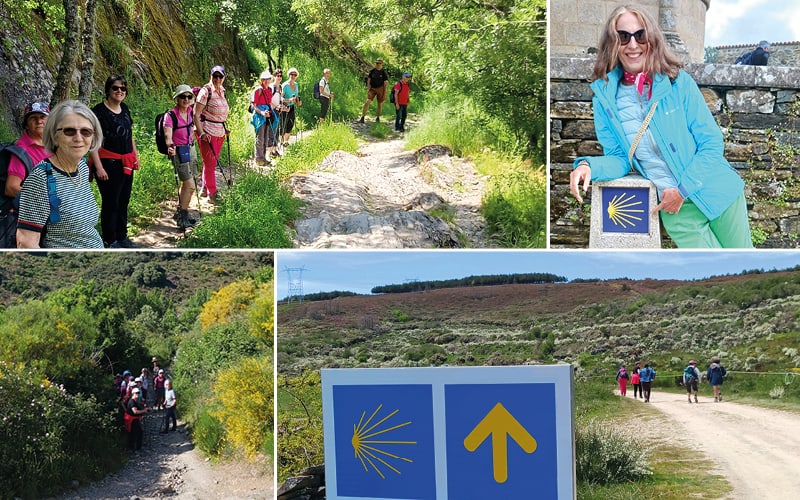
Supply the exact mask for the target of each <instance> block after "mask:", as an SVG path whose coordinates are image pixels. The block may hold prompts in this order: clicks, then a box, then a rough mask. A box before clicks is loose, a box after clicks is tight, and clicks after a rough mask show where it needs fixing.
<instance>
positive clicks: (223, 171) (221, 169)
mask: <svg viewBox="0 0 800 500" xmlns="http://www.w3.org/2000/svg"><path fill="white" fill-rule="evenodd" d="M209 146H210V147H211V153H212V154H213V155H214V159H215V160H217V168H218V169H219V171H220V173H221V174H222V178H223V179H225V183H226V184H228V185H229V186H230V185H231V184H233V181H231V180H229V179H228V177H227V176H226V175H225V170H224V169H223V168H222V163H221V162H220V160H219V155H218V154H217V152H216V151H214V145H213V144H211V143H209ZM228 151H229V152H230V150H228Z"/></svg>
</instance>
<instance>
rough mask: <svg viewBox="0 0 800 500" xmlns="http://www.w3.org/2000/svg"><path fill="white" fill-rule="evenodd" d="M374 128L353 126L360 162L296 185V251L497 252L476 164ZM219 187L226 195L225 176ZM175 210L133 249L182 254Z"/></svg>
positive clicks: (321, 171)
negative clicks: (374, 133)
mask: <svg viewBox="0 0 800 500" xmlns="http://www.w3.org/2000/svg"><path fill="white" fill-rule="evenodd" d="M414 125H415V123H414V122H413V121H411V120H410V121H409V122H408V126H409V127H413V126H414ZM372 126H374V124H373V123H370V122H367V123H366V124H360V123H357V122H356V123H353V124H351V127H352V128H353V130H354V131H355V132H356V134H357V135H358V136H359V137H360V138H361V139H362V140H363V142H364V145H363V146H362V147H361V148H360V149H359V150H358V152H357V153H356V154H355V155H353V154H349V153H346V152H343V151H334V152H333V153H331V154H330V155H328V157H327V158H325V160H323V162H322V163H321V164H320V165H319V166H318V168H317V169H315V170H314V171H312V172H308V173H305V174H298V175H295V176H292V178H291V179H290V181H289V186H290V188H291V189H292V191H293V194H294V196H295V197H296V198H299V199H301V200H302V201H303V202H305V205H304V207H303V208H302V216H301V218H300V219H298V220H296V221H294V223H293V224H294V228H295V231H296V234H295V238H294V246H295V247H296V248H461V247H468V248H491V247H493V246H495V245H493V244H492V242H491V241H490V240H489V239H488V238H487V237H486V235H485V232H484V230H485V226H486V222H485V220H484V219H483V216H482V215H481V214H480V206H481V200H482V198H483V195H484V191H485V188H486V177H485V176H483V175H481V174H479V173H478V172H477V170H476V169H475V165H473V164H472V163H471V162H469V161H467V160H464V159H462V158H458V157H454V156H452V153H451V151H450V150H449V149H448V148H446V147H443V146H435V145H433V146H425V147H423V148H422V149H421V150H419V151H406V150H405V139H404V137H403V135H402V134H398V133H392V134H391V135H390V136H388V137H387V138H386V139H376V138H374V137H371V136H370V135H369V129H370V127H372ZM292 141H296V138H295V137H292ZM246 167H247V168H256V167H255V165H254V164H248V165H246ZM217 184H218V185H219V186H220V189H221V190H223V191H224V189H226V186H225V179H223V178H222V176H221V174H220V173H219V172H217ZM175 206H176V201H175V200H167V201H165V202H164V203H163V204H162V215H161V216H160V217H159V218H158V219H156V220H155V221H154V222H153V224H151V225H150V226H149V227H148V228H147V229H145V230H144V231H142V232H141V233H140V234H138V235H137V236H135V237H133V238H131V239H132V240H133V242H134V243H136V244H137V245H138V246H139V247H141V248H157V249H167V248H175V247H176V246H177V242H178V241H179V239H180V238H181V237H183V234H182V233H181V232H180V231H178V230H177V228H176V226H175V222H174V221H173V220H172V214H173V213H174V212H175ZM213 210H214V206H213V205H211V204H210V203H209V202H208V200H207V199H206V198H201V201H200V204H199V205H198V202H197V198H196V197H193V198H192V202H191V205H190V214H191V215H192V216H193V217H196V218H199V217H200V216H201V215H202V214H209V213H212V212H213ZM442 214H446V215H442ZM444 219H447V221H445V220H444Z"/></svg>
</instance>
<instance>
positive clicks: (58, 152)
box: [17, 101, 103, 248]
mask: <svg viewBox="0 0 800 500" xmlns="http://www.w3.org/2000/svg"><path fill="white" fill-rule="evenodd" d="M102 143H103V131H102V129H101V128H100V122H99V121H98V120H97V117H96V116H95V115H94V113H92V110H91V109H89V107H88V106H86V105H85V104H83V103H82V102H79V101H62V102H60V103H59V104H58V105H56V106H55V107H54V108H53V110H52V111H51V112H50V116H49V117H48V118H47V123H46V124H45V126H44V131H43V133H42V145H44V148H45V150H47V151H48V152H49V153H52V155H51V156H50V157H49V158H47V159H46V160H44V161H42V162H41V163H40V164H39V166H37V168H35V169H34V170H33V172H31V174H30V175H29V176H28V178H27V179H25V182H24V183H23V184H22V191H20V194H19V221H18V223H17V247H18V248H103V239H102V238H101V237H100V233H98V232H97V229H95V226H96V225H97V220H98V218H99V215H100V213H99V210H98V209H97V203H96V202H95V199H94V195H93V194H92V188H91V186H89V166H88V165H87V164H86V159H85V158H84V157H85V156H86V154H87V153H89V151H97V149H98V148H99V147H100V145H101V144H102Z"/></svg>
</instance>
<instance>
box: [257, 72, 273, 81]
mask: <svg viewBox="0 0 800 500" xmlns="http://www.w3.org/2000/svg"><path fill="white" fill-rule="evenodd" d="M259 78H260V79H261V80H272V73H270V72H269V71H264V72H263V73H261V76H260V77H259Z"/></svg>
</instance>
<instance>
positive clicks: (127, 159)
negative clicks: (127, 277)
mask: <svg viewBox="0 0 800 500" xmlns="http://www.w3.org/2000/svg"><path fill="white" fill-rule="evenodd" d="M127 96H128V83H127V82H126V81H125V78H124V77H123V76H121V75H111V76H109V77H108V79H106V84H105V98H104V99H103V100H102V101H101V102H99V103H97V104H96V105H95V106H94V107H93V108H92V111H94V113H95V115H97V119H98V120H100V125H101V126H102V129H103V146H102V147H101V148H100V149H99V150H98V151H96V152H93V153H92V156H91V159H92V166H93V168H94V172H95V176H96V177H97V188H98V190H99V191H100V197H101V198H102V208H101V209H100V226H101V229H102V232H103V241H104V242H105V244H106V246H107V247H109V248H135V246H136V245H134V244H133V242H132V241H131V240H130V239H129V238H128V204H129V203H130V201H131V190H132V189H133V171H134V170H139V153H138V152H137V151H136V143H135V142H134V140H133V118H131V113H130V111H129V110H128V106H127V105H126V104H125V103H124V102H122V101H123V100H125V97H127Z"/></svg>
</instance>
